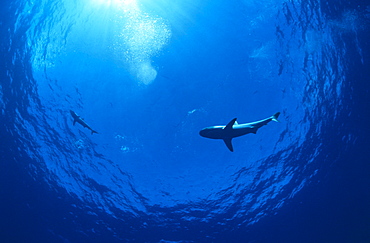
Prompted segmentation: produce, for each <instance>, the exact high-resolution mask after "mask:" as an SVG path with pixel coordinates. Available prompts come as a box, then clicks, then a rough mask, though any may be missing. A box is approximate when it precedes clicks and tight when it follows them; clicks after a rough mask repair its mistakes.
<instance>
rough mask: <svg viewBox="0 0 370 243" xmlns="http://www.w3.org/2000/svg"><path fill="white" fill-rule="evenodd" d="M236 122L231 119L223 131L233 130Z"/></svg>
mask: <svg viewBox="0 0 370 243" xmlns="http://www.w3.org/2000/svg"><path fill="white" fill-rule="evenodd" d="M235 122H236V118H234V119H232V120H231V121H230V122H229V123H228V124H227V125H226V126H225V127H224V129H225V130H229V129H233V126H234V123H235Z"/></svg>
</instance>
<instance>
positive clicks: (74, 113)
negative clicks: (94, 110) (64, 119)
mask: <svg viewBox="0 0 370 243" xmlns="http://www.w3.org/2000/svg"><path fill="white" fill-rule="evenodd" d="M69 112H70V113H71V115H72V117H73V126H74V125H75V124H76V122H77V123H80V124H81V125H82V126H83V127H87V129H89V130H90V131H91V135H92V134H94V133H98V132H97V131H95V130H93V129H92V128H91V127H90V126H89V125H87V123H86V122H85V121H84V119H83V118H81V117H80V116H79V115H77V114H76V112H74V111H72V110H70V111H69Z"/></svg>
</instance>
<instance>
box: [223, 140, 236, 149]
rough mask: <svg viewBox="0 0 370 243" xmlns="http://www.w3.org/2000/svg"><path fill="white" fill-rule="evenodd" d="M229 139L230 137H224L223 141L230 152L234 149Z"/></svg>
mask: <svg viewBox="0 0 370 243" xmlns="http://www.w3.org/2000/svg"><path fill="white" fill-rule="evenodd" d="M231 139H232V138H224V139H223V140H224V142H225V144H226V146H227V148H228V149H229V150H230V151H231V152H234V149H233V144H232V143H231Z"/></svg>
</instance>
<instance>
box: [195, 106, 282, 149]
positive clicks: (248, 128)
mask: <svg viewBox="0 0 370 243" xmlns="http://www.w3.org/2000/svg"><path fill="white" fill-rule="evenodd" d="M279 115H280V112H277V113H275V114H274V115H273V116H271V117H269V118H266V119H263V120H261V121H256V122H251V123H244V124H238V122H237V121H236V118H234V119H232V120H231V121H230V122H229V123H228V124H227V125H226V126H212V127H206V128H203V129H202V130H201V131H200V132H199V135H200V136H202V137H205V138H212V139H223V140H224V142H225V144H226V146H227V147H228V148H229V150H230V151H231V152H233V151H234V149H233V145H232V143H231V140H232V139H233V138H236V137H240V136H243V135H246V134H248V133H254V134H256V133H257V130H258V129H259V128H260V127H262V126H264V125H267V124H268V123H269V122H270V121H275V122H279V121H278V120H277V119H278V117H279Z"/></svg>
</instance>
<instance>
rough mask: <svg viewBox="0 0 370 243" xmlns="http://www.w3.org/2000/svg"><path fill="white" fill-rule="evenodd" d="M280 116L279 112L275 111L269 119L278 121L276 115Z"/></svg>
mask: <svg viewBox="0 0 370 243" xmlns="http://www.w3.org/2000/svg"><path fill="white" fill-rule="evenodd" d="M279 116H280V112H276V113H275V114H274V115H273V116H272V117H271V120H273V121H274V122H280V121H279V120H278V117H279Z"/></svg>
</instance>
